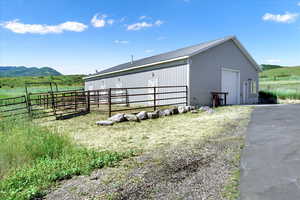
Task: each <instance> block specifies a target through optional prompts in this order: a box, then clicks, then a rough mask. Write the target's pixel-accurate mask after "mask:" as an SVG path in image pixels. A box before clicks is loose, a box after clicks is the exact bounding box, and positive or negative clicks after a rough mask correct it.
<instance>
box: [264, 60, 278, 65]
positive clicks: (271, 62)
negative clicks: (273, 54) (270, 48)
mask: <svg viewBox="0 0 300 200" xmlns="http://www.w3.org/2000/svg"><path fill="white" fill-rule="evenodd" d="M265 62H266V63H268V64H279V63H280V62H281V60H279V59H267V60H265Z"/></svg>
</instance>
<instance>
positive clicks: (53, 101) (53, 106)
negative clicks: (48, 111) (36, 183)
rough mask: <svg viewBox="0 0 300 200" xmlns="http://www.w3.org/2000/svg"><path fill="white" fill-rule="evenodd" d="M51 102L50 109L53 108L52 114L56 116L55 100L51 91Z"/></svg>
mask: <svg viewBox="0 0 300 200" xmlns="http://www.w3.org/2000/svg"><path fill="white" fill-rule="evenodd" d="M51 101H52V102H51V103H52V110H53V113H54V115H55V117H56V107H55V100H54V94H53V92H51Z"/></svg>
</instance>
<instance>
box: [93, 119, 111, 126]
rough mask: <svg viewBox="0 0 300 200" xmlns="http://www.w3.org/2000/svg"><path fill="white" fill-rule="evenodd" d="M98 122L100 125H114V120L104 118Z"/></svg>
mask: <svg viewBox="0 0 300 200" xmlns="http://www.w3.org/2000/svg"><path fill="white" fill-rule="evenodd" d="M96 124H97V125H100V126H112V125H113V124H114V122H112V121H109V120H104V121H97V122H96Z"/></svg>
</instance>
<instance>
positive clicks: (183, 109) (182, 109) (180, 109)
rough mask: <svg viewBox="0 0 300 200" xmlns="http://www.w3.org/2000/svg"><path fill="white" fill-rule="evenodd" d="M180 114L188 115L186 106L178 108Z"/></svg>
mask: <svg viewBox="0 0 300 200" xmlns="http://www.w3.org/2000/svg"><path fill="white" fill-rule="evenodd" d="M178 112H179V113H180V114H181V113H186V112H187V110H186V108H185V106H178Z"/></svg>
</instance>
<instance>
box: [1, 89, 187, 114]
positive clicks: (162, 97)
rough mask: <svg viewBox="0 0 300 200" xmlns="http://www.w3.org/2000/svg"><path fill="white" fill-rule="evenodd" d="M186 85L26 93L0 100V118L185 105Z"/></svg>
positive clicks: (124, 110) (110, 112) (155, 108)
mask: <svg viewBox="0 0 300 200" xmlns="http://www.w3.org/2000/svg"><path fill="white" fill-rule="evenodd" d="M187 100H188V88H187V86H158V87H132V88H108V89H99V90H90V91H84V90H69V91H54V92H52V91H51V92H46V93H45V92H43V93H27V95H25V96H20V97H15V98H6V99H0V116H2V117H9V116H15V115H21V114H22V115H26V114H27V115H29V116H30V117H31V118H42V117H51V116H54V117H55V118H56V119H66V118H70V117H73V116H78V115H82V114H86V113H89V112H90V111H91V110H92V111H97V110H98V111H100V112H105V113H107V114H108V116H111V115H112V113H115V112H129V111H130V112H133V110H141V109H151V110H157V109H158V108H159V107H163V106H170V105H180V104H182V105H186V104H187V102H188V101H187Z"/></svg>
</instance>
